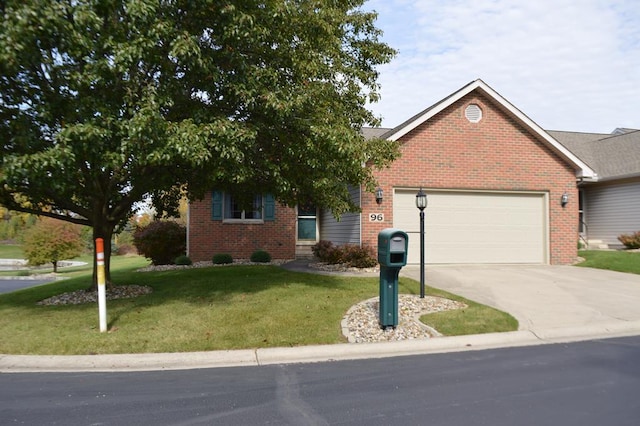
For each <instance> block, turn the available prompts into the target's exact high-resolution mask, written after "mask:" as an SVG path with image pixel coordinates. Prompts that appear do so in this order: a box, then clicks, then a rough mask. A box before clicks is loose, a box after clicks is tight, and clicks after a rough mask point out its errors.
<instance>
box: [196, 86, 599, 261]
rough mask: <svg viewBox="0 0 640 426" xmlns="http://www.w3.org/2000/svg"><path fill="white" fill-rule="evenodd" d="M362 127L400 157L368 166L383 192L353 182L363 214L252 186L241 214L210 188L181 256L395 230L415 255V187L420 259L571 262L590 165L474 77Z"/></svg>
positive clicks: (283, 251) (289, 253)
mask: <svg viewBox="0 0 640 426" xmlns="http://www.w3.org/2000/svg"><path fill="white" fill-rule="evenodd" d="M364 133H365V136H366V137H382V138H386V139H389V140H393V141H397V142H398V143H399V145H400V150H401V153H402V155H401V157H400V158H399V159H398V160H396V161H395V162H394V163H393V164H392V165H391V167H389V168H387V169H384V170H381V171H376V172H375V176H376V178H377V180H378V182H379V185H380V189H382V190H383V197H382V200H376V198H375V195H374V194H371V193H368V192H365V191H362V190H361V189H359V188H355V189H354V190H353V198H354V200H356V201H357V203H358V205H360V206H361V209H362V212H361V213H351V214H347V215H344V216H342V217H341V220H340V221H336V220H335V219H334V218H333V216H332V215H331V214H330V213H329V212H325V211H323V210H322V209H316V207H315V206H306V207H304V208H302V207H298V208H296V209H292V208H287V207H283V206H281V205H279V204H277V203H274V202H273V199H272V197H270V196H269V195H268V194H256V197H255V202H254V207H253V209H252V211H241V210H239V209H237V208H236V207H237V206H236V205H235V203H234V201H233V194H225V193H221V192H219V191H215V190H212V191H211V193H210V194H208V196H207V197H206V198H205V199H204V200H202V201H198V202H193V203H191V205H190V212H189V227H188V254H189V256H190V257H191V258H192V260H194V261H198V260H210V259H211V258H212V256H213V255H214V254H216V253H229V254H231V255H232V256H233V257H234V258H248V257H249V256H250V255H251V253H252V252H254V251H255V250H257V249H263V250H267V251H268V252H269V253H271V255H272V257H273V258H276V259H277V258H280V259H291V258H294V257H296V256H302V255H306V254H309V249H310V246H311V245H313V244H315V243H316V242H317V241H319V240H329V241H332V242H334V243H336V244H346V243H350V244H360V245H366V246H371V247H374V248H375V247H376V245H377V236H378V233H379V232H380V231H381V230H382V229H384V228H389V227H394V228H399V229H402V230H404V231H406V232H407V233H408V234H409V253H408V261H409V263H418V262H419V258H420V250H419V247H420V245H419V224H420V222H419V211H418V209H417V208H416V207H415V196H416V193H417V192H418V190H419V189H420V188H423V189H424V191H425V192H426V193H427V194H428V206H427V208H426V210H425V217H426V221H425V233H426V238H425V249H426V262H427V263H478V264H482V263H518V264H520V263H529V264H570V263H572V262H574V261H575V259H576V257H577V242H578V223H579V203H578V183H581V184H583V185H584V183H585V182H591V181H595V180H596V179H597V175H596V173H595V171H594V169H593V168H592V167H590V165H588V164H589V163H588V161H587V160H586V157H585V158H581V157H580V156H578V155H576V154H574V153H573V152H572V151H570V150H569V149H568V146H565V145H563V144H561V143H559V142H558V140H556V139H555V138H554V137H552V136H551V135H550V134H549V133H547V132H545V131H544V130H543V129H542V128H540V127H539V126H538V125H537V124H535V123H534V122H533V121H532V120H531V119H529V118H528V117H527V116H526V115H524V114H523V113H522V112H521V111H520V110H518V109H517V108H516V107H514V106H513V105H512V104H511V103H509V102H508V101H507V100H506V99H504V98H503V97H502V96H500V95H499V94H498V93H497V92H496V91H494V90H493V89H492V88H491V87H489V86H488V85H486V84H485V83H484V82H483V81H482V80H476V81H473V82H471V83H470V84H468V85H466V86H464V87H463V88H461V89H460V90H458V91H456V92H455V93H453V94H451V95H450V96H448V97H447V98H445V99H443V100H441V101H440V102H438V103H436V104H435V105H433V106H431V107H430V108H428V109H426V110H424V111H422V112H421V113H420V114H417V115H416V116H414V117H412V118H410V119H409V120H407V121H406V122H404V123H402V124H401V125H400V126H398V127H396V128H394V129H364ZM581 188H582V187H581ZM594 188H595V186H594ZM563 195H564V196H565V198H566V197H568V202H567V203H561V200H562V199H563Z"/></svg>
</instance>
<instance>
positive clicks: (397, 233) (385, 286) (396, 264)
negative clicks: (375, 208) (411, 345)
mask: <svg viewBox="0 0 640 426" xmlns="http://www.w3.org/2000/svg"><path fill="white" fill-rule="evenodd" d="M408 247H409V236H408V235H407V233H406V232H404V231H401V230H400V229H395V228H387V229H383V230H382V231H380V233H379V234H378V263H380V317H379V319H380V326H381V327H382V328H383V329H386V328H387V327H393V328H396V327H397V326H398V274H399V273H400V269H402V267H403V266H405V265H406V264H407V251H408Z"/></svg>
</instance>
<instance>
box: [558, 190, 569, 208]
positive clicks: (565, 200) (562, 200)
mask: <svg viewBox="0 0 640 426" xmlns="http://www.w3.org/2000/svg"><path fill="white" fill-rule="evenodd" d="M568 202H569V194H567V193H566V192H565V193H564V194H562V197H560V205H561V206H562V207H564V206H566V205H567V203H568Z"/></svg>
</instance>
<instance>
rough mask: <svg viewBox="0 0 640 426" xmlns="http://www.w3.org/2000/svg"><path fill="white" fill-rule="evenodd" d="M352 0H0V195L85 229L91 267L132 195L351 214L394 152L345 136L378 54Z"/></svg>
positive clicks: (372, 93) (380, 58) (373, 80)
mask: <svg viewBox="0 0 640 426" xmlns="http://www.w3.org/2000/svg"><path fill="white" fill-rule="evenodd" d="M363 1H364V0H316V1H311V0H261V1H258V0H243V1H224V0H183V1H180V0H174V1H170V0H163V1H152V0H129V1H117V0H93V1H84V0H66V1H59V0H55V1H52V0H16V1H13V0H7V1H0V15H2V19H1V22H0V141H1V143H2V150H1V153H0V155H1V159H0V161H1V162H0V204H2V205H4V206H5V207H8V208H10V209H13V210H18V211H23V212H30V213H35V214H39V215H43V216H49V217H55V218H58V219H63V220H67V221H69V222H73V223H78V224H83V225H88V226H91V227H92V228H93V236H94V238H98V237H100V238H103V239H104V240H105V251H106V253H105V258H106V260H107V271H108V270H109V268H108V259H109V257H110V244H109V242H110V241H111V236H112V234H113V233H114V231H115V230H116V229H117V227H118V226H119V225H121V224H123V223H125V222H126V220H127V219H128V217H129V216H130V215H131V212H132V207H133V206H134V205H135V203H136V202H138V201H140V200H143V199H145V198H146V197H152V199H153V202H154V203H155V205H156V208H157V209H159V211H164V212H169V213H170V212H172V211H175V209H176V207H177V206H178V200H179V198H180V195H182V194H184V193H185V191H186V193H187V194H188V196H189V197H191V198H198V197H201V196H202V195H203V194H204V191H206V190H207V189H210V188H212V187H214V186H215V187H218V188H221V189H229V190H234V193H237V194H252V193H256V192H266V191H268V192H270V193H272V194H274V195H275V196H276V198H277V199H278V200H279V201H280V202H282V203H284V204H288V205H294V204H295V203H297V202H299V201H301V200H303V199H304V200H312V201H314V202H315V203H317V204H318V205H322V206H324V207H327V208H330V209H332V210H333V211H334V212H335V213H336V214H340V213H341V212H344V211H348V210H353V209H354V208H356V207H357V206H354V205H353V204H352V203H351V200H350V198H349V195H348V187H349V186H350V185H361V184H364V185H365V186H366V187H367V188H368V189H373V186H374V179H373V177H372V173H371V169H370V168H369V167H363V165H364V164H369V165H372V166H379V167H381V166H384V165H386V164H388V163H389V162H390V161H392V160H393V158H394V157H395V156H396V155H397V149H396V148H395V147H394V146H393V145H392V144H391V143H389V142H385V141H380V140H378V141H367V140H365V139H364V138H363V137H362V135H361V133H360V130H361V128H362V126H363V125H367V124H370V125H376V124H377V123H378V120H377V119H376V117H375V116H374V115H373V114H372V113H371V111H369V110H368V109H367V103H368V102H375V101H376V100H377V97H378V84H377V77H378V73H377V70H376V67H377V66H378V65H380V64H384V63H386V62H388V61H389V60H390V59H391V58H392V56H393V55H394V51H393V50H392V49H391V48H390V47H388V46H387V45H386V44H384V43H382V42H381V41H380V40H379V38H380V31H379V30H378V29H377V28H376V27H375V25H374V21H375V17H376V15H375V13H370V12H365V11H363V10H362V9H361V6H362V4H363ZM107 273H108V272H107ZM107 279H109V275H107Z"/></svg>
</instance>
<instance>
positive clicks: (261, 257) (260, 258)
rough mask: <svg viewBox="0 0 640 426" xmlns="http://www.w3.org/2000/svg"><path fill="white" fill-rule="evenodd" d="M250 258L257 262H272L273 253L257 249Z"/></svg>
mask: <svg viewBox="0 0 640 426" xmlns="http://www.w3.org/2000/svg"><path fill="white" fill-rule="evenodd" d="M250 260H251V261H252V262H256V263H269V262H271V255H270V254H269V253H267V252H266V251H264V250H256V251H254V252H253V253H252V254H251V259H250Z"/></svg>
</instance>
